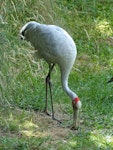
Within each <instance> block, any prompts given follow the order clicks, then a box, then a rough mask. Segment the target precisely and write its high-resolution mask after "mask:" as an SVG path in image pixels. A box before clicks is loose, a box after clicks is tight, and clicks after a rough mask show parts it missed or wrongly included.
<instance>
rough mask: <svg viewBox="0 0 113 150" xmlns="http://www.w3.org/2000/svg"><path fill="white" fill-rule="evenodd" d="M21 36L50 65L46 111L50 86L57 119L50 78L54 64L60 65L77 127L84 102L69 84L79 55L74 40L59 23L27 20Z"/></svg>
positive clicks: (76, 126)
mask: <svg viewBox="0 0 113 150" xmlns="http://www.w3.org/2000/svg"><path fill="white" fill-rule="evenodd" d="M20 38H21V39H22V40H26V41H27V42H30V44H31V45H32V46H33V47H34V49H35V50H36V51H37V53H38V57H39V58H42V59H44V60H45V61H46V62H47V64H48V66H49V72H48V74H47V76H46V99H45V109H44V112H45V113H46V114H48V112H47V104H48V88H49V90H50V98H51V108H52V119H53V120H57V119H56V118H55V116H54V107H53V98H52V84H51V80H50V79H51V72H52V70H53V68H54V66H55V65H58V67H59V68H60V74H61V84H62V88H63V90H64V91H65V92H66V93H67V95H68V96H69V97H70V99H71V102H72V109H73V124H72V126H71V127H72V129H77V128H78V124H79V123H78V114H79V110H80V108H81V105H82V103H81V100H80V98H79V97H78V95H77V94H76V93H75V92H74V91H72V90H71V89H70V87H69V86H68V79H69V75H70V72H71V70H72V67H73V65H74V62H75V59H76V56H77V48H76V44H75V42H74V40H73V39H72V37H71V36H70V35H69V34H68V32H67V31H66V30H64V29H63V28H61V27H59V26H57V25H52V24H42V23H39V22H36V21H30V22H27V23H26V24H24V25H23V26H22V28H21V29H20ZM59 122H60V121H59ZM60 123H61V122H60Z"/></svg>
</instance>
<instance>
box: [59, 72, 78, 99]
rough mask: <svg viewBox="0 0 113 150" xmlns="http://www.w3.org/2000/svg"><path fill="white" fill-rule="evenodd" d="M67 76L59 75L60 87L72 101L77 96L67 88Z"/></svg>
mask: <svg viewBox="0 0 113 150" xmlns="http://www.w3.org/2000/svg"><path fill="white" fill-rule="evenodd" d="M68 76H69V74H61V82H62V87H63V89H64V91H65V92H66V93H67V94H68V95H69V97H71V99H72V100H73V99H74V98H76V97H77V95H76V93H74V92H73V91H72V90H71V89H70V88H69V86H68Z"/></svg>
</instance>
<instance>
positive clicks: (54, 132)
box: [0, 0, 113, 150]
mask: <svg viewBox="0 0 113 150" xmlns="http://www.w3.org/2000/svg"><path fill="white" fill-rule="evenodd" d="M112 7H113V6H112V3H110V1H106V0H105V1H100V2H99V1H98V2H97V1H90V0H88V1H82V0H80V1H60V0H58V1H51V0H47V1H42V0H39V1H35V0H32V1H31V0H20V1H19V3H17V1H16V0H11V1H7V0H2V1H1V8H0V10H1V14H0V23H1V24H0V52H1V54H0V89H1V92H0V100H1V103H0V149H1V150H3V149H4V150H6V149H8V150H13V149H14V150H15V149H18V150H31V149H32V150H33V149H39V150H50V149H58V150H65V149H67V150H74V149H78V150H80V149H83V150H84V149H87V150H91V149H93V150H97V149H102V150H106V149H109V150H111V149H113V134H112V133H113V129H112V125H113V109H112V108H113V84H112V83H111V84H107V81H108V80H109V79H110V78H111V76H113V38H112V35H113V28H112V27H113V13H112ZM30 20H36V21H38V22H41V23H47V24H57V25H59V26H62V27H63V28H64V29H66V30H67V31H68V32H69V33H70V34H71V35H72V37H73V39H74V40H75V42H76V45H77V50H78V55H77V59H76V62H75V64H74V67H73V70H72V71H71V74H70V77H69V86H70V88H71V89H72V90H73V91H74V92H76V93H77V94H78V95H79V97H80V99H81V101H82V109H81V111H80V128H79V130H78V131H71V130H69V129H68V128H65V126H67V125H70V124H71V123H72V113H73V112H72V106H71V101H70V98H69V97H68V96H67V95H66V93H64V91H63V90H62V86H61V81H60V80H61V79H60V71H59V68H58V66H56V67H55V69H54V70H53V72H52V83H53V99H54V107H55V116H56V117H57V116H58V117H59V116H60V117H61V118H60V119H61V120H62V121H63V123H62V125H61V126H59V125H58V124H57V123H56V122H55V121H52V119H51V117H50V118H48V117H47V116H44V114H43V113H42V114H43V115H42V114H41V113H40V112H41V111H43V109H44V102H45V77H46V75H47V73H48V65H47V64H46V63H45V62H44V61H43V60H37V58H36V57H35V58H34V56H33V53H34V52H33V51H34V49H33V47H32V46H31V45H30V44H29V43H27V42H25V41H24V42H22V41H20V39H19V30H20V28H21V26H23V24H24V23H26V22H27V21H30ZM49 111H51V106H50V101H49Z"/></svg>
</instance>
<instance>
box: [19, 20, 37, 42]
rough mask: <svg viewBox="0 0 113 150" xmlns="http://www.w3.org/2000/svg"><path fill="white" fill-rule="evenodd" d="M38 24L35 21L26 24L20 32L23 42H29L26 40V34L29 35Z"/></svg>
mask: <svg viewBox="0 0 113 150" xmlns="http://www.w3.org/2000/svg"><path fill="white" fill-rule="evenodd" d="M37 24H38V23H37V22H35V21H30V22H28V23H26V24H25V25H24V26H23V27H22V28H21V30H20V38H21V40H28V39H26V34H27V33H28V31H30V30H31V29H33V28H34V27H35V26H36V25H37Z"/></svg>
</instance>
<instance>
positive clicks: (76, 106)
mask: <svg viewBox="0 0 113 150" xmlns="http://www.w3.org/2000/svg"><path fill="white" fill-rule="evenodd" d="M72 105H73V108H74V109H80V108H81V106H82V103H81V101H80V99H79V98H78V97H76V98H75V99H73V100H72Z"/></svg>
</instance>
